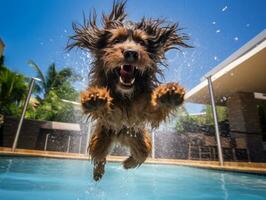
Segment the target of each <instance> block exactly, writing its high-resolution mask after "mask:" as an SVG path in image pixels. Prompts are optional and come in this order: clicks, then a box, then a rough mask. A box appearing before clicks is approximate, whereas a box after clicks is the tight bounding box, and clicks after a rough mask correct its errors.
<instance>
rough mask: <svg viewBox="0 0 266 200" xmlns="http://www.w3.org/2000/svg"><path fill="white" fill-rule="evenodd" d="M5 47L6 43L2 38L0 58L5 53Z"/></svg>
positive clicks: (0, 41)
mask: <svg viewBox="0 0 266 200" xmlns="http://www.w3.org/2000/svg"><path fill="white" fill-rule="evenodd" d="M4 48H5V44H4V42H3V41H2V40H1V38H0V58H1V57H2V55H3V52H4Z"/></svg>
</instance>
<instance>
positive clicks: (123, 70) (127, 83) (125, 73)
mask: <svg viewBox="0 0 266 200" xmlns="http://www.w3.org/2000/svg"><path fill="white" fill-rule="evenodd" d="M136 70H137V68H136V67H135V66H133V65H129V64H125V65H121V66H120V67H117V68H116V73H117V75H118V77H119V83H120V84H121V85H122V86H124V87H125V88H131V87H132V86H133V84H134V82H135V73H136Z"/></svg>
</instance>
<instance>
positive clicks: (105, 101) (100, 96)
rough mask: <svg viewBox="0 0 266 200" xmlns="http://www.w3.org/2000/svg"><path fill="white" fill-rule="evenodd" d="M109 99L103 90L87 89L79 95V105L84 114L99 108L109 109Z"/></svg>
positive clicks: (106, 92)
mask: <svg viewBox="0 0 266 200" xmlns="http://www.w3.org/2000/svg"><path fill="white" fill-rule="evenodd" d="M110 104H111V98H110V96H109V93H108V91H107V90H105V89H97V88H96V89H95V88H92V89H89V90H87V91H85V92H82V93H81V105H82V107H83V110H84V111H85V112H90V111H94V110H97V109H100V108H104V109H109V108H110Z"/></svg>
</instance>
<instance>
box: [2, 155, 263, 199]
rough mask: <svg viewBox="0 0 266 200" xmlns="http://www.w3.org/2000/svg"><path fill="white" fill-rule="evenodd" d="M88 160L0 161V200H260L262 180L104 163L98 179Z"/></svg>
mask: <svg viewBox="0 0 266 200" xmlns="http://www.w3.org/2000/svg"><path fill="white" fill-rule="evenodd" d="M91 172H92V166H91V164H90V162H89V161H80V160H58V159H44V158H23V157H21V158H19V157H15V158H10V157H0V199H1V200H23V199H26V200H39V199H40V200H48V199H49V200H70V199H71V200H85V199H86V200H87V199H88V200H96V199H101V200H103V199H108V200H116V199H117V200H124V199H130V200H131V199H132V200H139V199H143V200H149V199H152V200H157V199H158V200H172V199H174V200H176V199H178V200H187V199H202V200H207V199H211V200H216V199H217V200H219V199H223V200H226V199H232V200H238V199H241V200H247V199H248V200H251V199H252V200H259V199H261V200H262V199H264V200H265V199H266V177H265V176H258V175H251V174H241V173H228V172H219V171H212V170H204V169H196V168H189V167H179V166H168V165H148V164H146V165H142V166H141V167H140V168H138V169H135V170H130V171H126V170H124V169H123V168H122V167H121V165H120V164H119V163H108V164H107V169H106V174H105V176H104V178H103V179H102V181H100V182H99V183H95V182H94V181H92V179H91Z"/></svg>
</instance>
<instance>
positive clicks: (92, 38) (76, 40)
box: [66, 10, 104, 53]
mask: <svg viewBox="0 0 266 200" xmlns="http://www.w3.org/2000/svg"><path fill="white" fill-rule="evenodd" d="M83 16H84V17H83V25H81V24H77V23H73V24H72V28H73V30H74V32H75V34H74V35H72V36H70V38H69V41H68V44H67V47H66V49H68V50H71V49H72V48H74V47H79V48H82V49H88V50H90V51H91V52H92V53H93V52H95V51H96V50H97V49H99V40H100V38H101V37H102V35H103V34H104V31H103V30H101V29H100V28H99V27H98V26H97V24H96V19H97V15H96V12H95V10H93V12H92V13H91V15H90V17H89V19H86V17H85V15H83Z"/></svg>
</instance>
